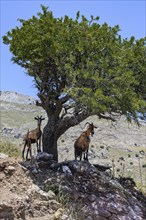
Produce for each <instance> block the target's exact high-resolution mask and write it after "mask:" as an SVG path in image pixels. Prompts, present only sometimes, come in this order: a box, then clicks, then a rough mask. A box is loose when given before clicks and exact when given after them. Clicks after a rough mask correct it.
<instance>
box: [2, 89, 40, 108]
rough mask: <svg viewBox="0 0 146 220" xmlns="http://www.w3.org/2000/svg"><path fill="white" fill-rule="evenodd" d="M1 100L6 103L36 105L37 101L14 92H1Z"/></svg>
mask: <svg viewBox="0 0 146 220" xmlns="http://www.w3.org/2000/svg"><path fill="white" fill-rule="evenodd" d="M0 100H1V101H4V102H10V103H17V104H26V105H34V104H35V101H36V100H35V99H34V98H33V97H31V96H28V95H23V94H19V93H17V92H14V91H0Z"/></svg>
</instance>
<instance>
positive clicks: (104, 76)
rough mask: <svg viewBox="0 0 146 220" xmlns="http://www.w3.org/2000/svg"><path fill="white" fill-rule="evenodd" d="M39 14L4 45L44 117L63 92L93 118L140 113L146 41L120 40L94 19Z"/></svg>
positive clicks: (145, 82) (113, 30)
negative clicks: (29, 79)
mask: <svg viewBox="0 0 146 220" xmlns="http://www.w3.org/2000/svg"><path fill="white" fill-rule="evenodd" d="M41 8H42V13H41V12H39V13H38V14H37V16H32V18H30V19H28V20H23V19H19V21H20V24H21V25H20V26H19V27H16V28H14V29H12V30H11V31H9V32H7V34H6V35H5V36H3V42H4V43H5V44H8V45H9V46H10V51H11V52H12V54H13V57H12V61H13V62H14V63H17V64H18V65H20V66H22V67H24V68H25V69H26V71H27V74H29V75H30V76H32V77H34V83H35V85H36V87H37V89H38V91H39V93H38V96H39V98H40V100H41V105H42V107H43V108H44V109H45V110H46V111H47V110H48V109H47V108H49V107H48V106H49V105H48V104H47V103H48V102H49V103H50V101H51V102H53V103H56V102H57V101H56V99H57V98H56V97H59V95H60V94H62V93H63V92H65V93H66V94H68V95H69V97H71V98H73V99H74V100H75V102H76V103H80V104H81V106H86V109H87V111H88V112H91V114H93V113H94V114H98V113H105V112H109V113H112V112H117V113H120V114H125V115H127V112H129V113H131V114H132V115H133V116H134V117H136V115H135V112H136V111H141V112H144V111H145V109H146V102H145V101H146V86H145V85H146V47H145V43H146V39H144V38H143V39H139V40H135V38H134V37H131V38H130V39H129V40H128V39H122V38H121V36H120V35H119V34H118V32H119V30H120V28H119V26H118V25H117V26H115V27H110V26H108V24H106V23H104V24H103V25H99V24H98V20H99V17H98V16H97V17H96V18H94V17H93V16H91V20H88V19H87V18H86V17H85V16H83V15H82V16H80V12H77V15H76V19H75V20H73V19H72V18H69V17H68V16H64V17H63V18H55V17H54V16H53V13H52V12H51V11H49V10H48V8H46V7H44V6H42V5H41ZM48 100H49V101H48ZM127 116H128V115H127ZM129 120H130V117H129Z"/></svg>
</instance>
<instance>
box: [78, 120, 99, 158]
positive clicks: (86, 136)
mask: <svg viewBox="0 0 146 220" xmlns="http://www.w3.org/2000/svg"><path fill="white" fill-rule="evenodd" d="M86 124H89V126H88V129H87V130H86V131H83V132H82V134H81V135H80V136H79V137H78V139H77V140H76V141H75V143H74V154H75V160H77V157H80V160H82V153H83V152H84V160H87V161H88V149H89V144H90V142H91V139H90V136H93V134H94V128H97V127H96V126H95V125H93V123H91V124H90V123H89V122H87V123H86ZM86 124H85V125H86Z"/></svg>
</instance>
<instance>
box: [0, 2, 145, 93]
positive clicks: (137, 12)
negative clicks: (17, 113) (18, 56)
mask: <svg viewBox="0 0 146 220" xmlns="http://www.w3.org/2000/svg"><path fill="white" fill-rule="evenodd" d="M40 4H43V5H45V6H49V9H50V10H51V11H53V14H54V16H55V17H61V16H64V15H68V16H70V17H73V18H75V15H76V12H77V11H80V12H81V14H83V15H85V16H86V17H90V15H94V16H100V20H99V23H104V22H107V23H108V25H110V26H114V25H117V24H118V25H119V26H120V28H121V32H120V34H121V35H122V37H123V38H130V37H131V36H135V37H136V39H139V38H141V37H144V36H146V27H145V26H146V23H145V20H146V1H145V0H135V1H133V0H130V1H128V0H121V1H120V0H114V1H110V0H107V1H104V0H102V1H98V0H96V1H91V0H90V1H88V0H86V1H84V0H82V1H77V0H72V1H71V0H65V1H61V0H53V1H49V0H47V1H40V0H33V1H31V0H26V1H21V0H17V1H13V0H11V1H8V0H1V36H3V35H4V34H6V32H7V31H9V30H11V29H12V28H14V27H15V26H19V22H18V21H17V19H18V18H23V19H28V18H30V17H31V16H32V15H36V14H37V12H39V11H40V10H41V9H40ZM11 57H12V55H11V53H10V52H9V46H7V45H4V44H3V43H2V38H1V90H2V91H6V90H8V91H16V92H18V93H22V94H26V95H31V96H33V97H36V93H37V91H36V89H35V88H34V85H33V82H32V78H30V77H29V76H27V75H26V74H25V70H24V69H22V68H21V67H19V66H18V65H16V64H13V63H12V62H11Z"/></svg>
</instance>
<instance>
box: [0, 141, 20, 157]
mask: <svg viewBox="0 0 146 220" xmlns="http://www.w3.org/2000/svg"><path fill="white" fill-rule="evenodd" d="M0 153H4V154H6V155H8V156H9V157H17V158H18V157H20V155H21V151H20V149H19V148H18V147H17V146H16V145H14V144H13V143H11V142H10V141H2V142H1V143H0Z"/></svg>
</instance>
